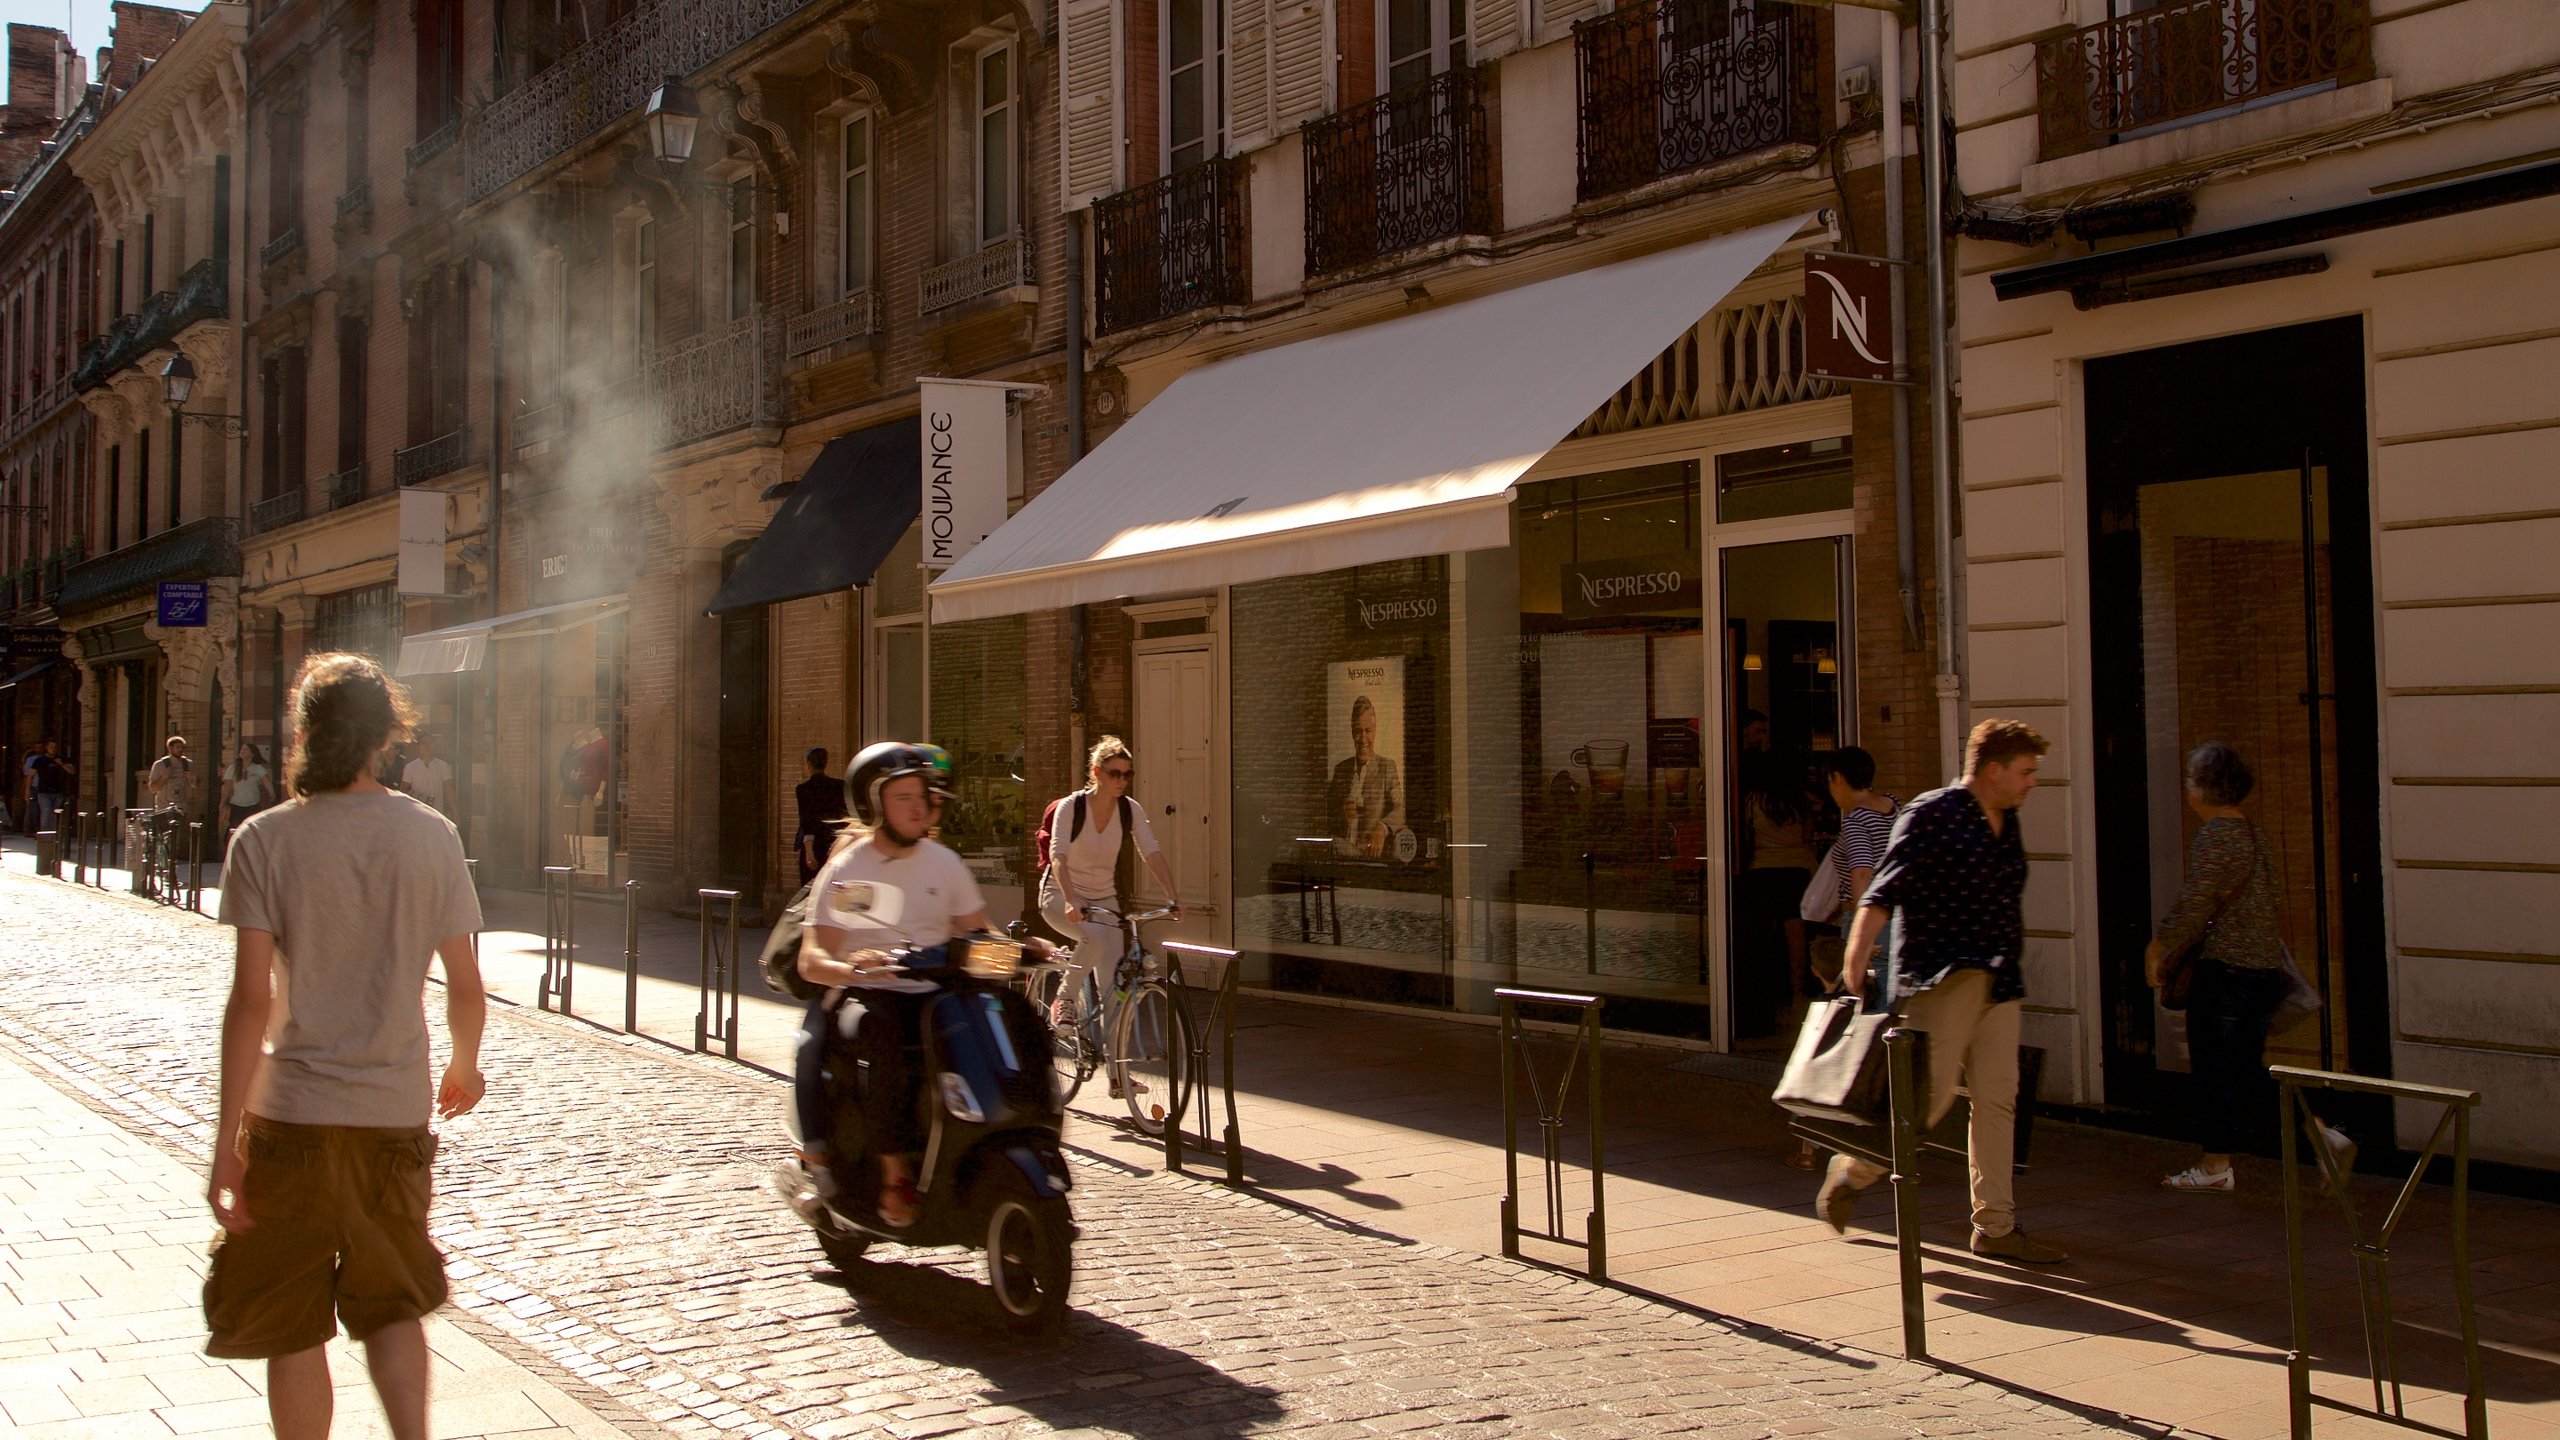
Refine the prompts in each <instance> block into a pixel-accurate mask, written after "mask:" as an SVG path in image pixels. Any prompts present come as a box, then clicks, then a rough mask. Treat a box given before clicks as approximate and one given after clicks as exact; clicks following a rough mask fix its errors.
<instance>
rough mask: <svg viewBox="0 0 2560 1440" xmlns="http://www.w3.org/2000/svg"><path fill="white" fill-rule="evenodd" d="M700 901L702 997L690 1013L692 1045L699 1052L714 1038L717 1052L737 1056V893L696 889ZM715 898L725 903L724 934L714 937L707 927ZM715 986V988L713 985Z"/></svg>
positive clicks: (729, 1056) (731, 1057) (733, 891)
mask: <svg viewBox="0 0 2560 1440" xmlns="http://www.w3.org/2000/svg"><path fill="white" fill-rule="evenodd" d="M693 893H694V894H695V896H696V897H698V898H699V899H700V900H701V902H702V907H701V916H702V997H701V1000H700V1001H699V1002H698V1003H697V1004H696V1006H695V1008H694V1012H693V1048H694V1052H695V1053H696V1054H700V1053H702V1052H703V1050H704V1049H705V1048H706V1047H707V1046H709V1045H710V1043H711V1042H712V1041H714V1040H717V1041H719V1042H721V1053H723V1054H724V1055H726V1056H727V1057H728V1058H729V1059H732V1060H735V1059H737V1058H738V892H737V891H735V890H696V891H695V892H693ZM715 900H725V901H727V902H729V923H728V925H727V926H726V933H725V934H724V935H723V936H721V937H719V938H717V939H715V938H714V935H713V932H712V929H711V905H712V902H713V901H715ZM715 987H716V988H715ZM723 992H725V993H726V996H727V999H728V1002H729V1008H728V1012H727V1014H726V1015H725V1016H724V1015H723V1014H722V1013H721V1009H720V1000H721V998H722V995H723Z"/></svg>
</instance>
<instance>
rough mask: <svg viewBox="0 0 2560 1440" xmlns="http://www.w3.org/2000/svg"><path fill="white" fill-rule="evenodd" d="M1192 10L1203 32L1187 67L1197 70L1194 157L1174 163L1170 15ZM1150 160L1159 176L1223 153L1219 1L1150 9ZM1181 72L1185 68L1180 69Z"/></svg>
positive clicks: (1160, 1) (1223, 12)
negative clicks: (1203, 23) (1153, 63)
mask: <svg viewBox="0 0 2560 1440" xmlns="http://www.w3.org/2000/svg"><path fill="white" fill-rule="evenodd" d="M1183 5H1196V6H1198V7H1199V8H1200V10H1201V11H1202V12H1203V13H1204V14H1205V15H1206V17H1207V19H1208V28H1207V29H1206V30H1204V31H1203V32H1202V40H1203V44H1202V48H1201V52H1200V58H1199V59H1198V60H1197V61H1195V62H1193V63H1194V64H1195V65H1197V66H1198V68H1199V69H1200V71H1201V74H1202V81H1201V84H1202V87H1203V93H1202V96H1201V117H1202V121H1203V124H1202V127H1201V134H1200V139H1199V141H1198V142H1197V143H1198V144H1199V145H1200V147H1201V151H1200V157H1199V159H1197V160H1190V161H1182V162H1177V161H1176V160H1175V159H1174V151H1175V150H1176V148H1177V147H1176V146H1175V144H1174V139H1173V91H1174V84H1175V68H1176V67H1175V66H1174V63H1173V15H1174V10H1175V8H1176V7H1178V6H1183ZM1156 26H1157V29H1156V34H1157V36H1158V40H1157V43H1156V54H1157V58H1158V67H1157V77H1156V150H1157V155H1156V160H1157V163H1158V165H1159V166H1160V167H1161V170H1162V173H1164V174H1167V175H1171V174H1173V173H1174V172H1175V171H1177V170H1187V169H1189V168H1190V167H1191V166H1193V165H1197V164H1200V163H1202V162H1203V161H1208V160H1215V159H1217V158H1218V157H1219V156H1222V155H1224V154H1226V153H1227V112H1226V99H1227V95H1226V90H1227V7H1226V4H1225V0H1157V6H1156ZM1182 68H1184V69H1189V68H1191V67H1190V66H1185V67H1182Z"/></svg>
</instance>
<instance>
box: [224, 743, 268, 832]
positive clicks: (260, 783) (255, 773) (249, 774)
mask: <svg viewBox="0 0 2560 1440" xmlns="http://www.w3.org/2000/svg"><path fill="white" fill-rule="evenodd" d="M274 803H276V782H275V780H274V778H273V777H271V776H270V775H269V774H268V773H267V756H266V752H265V751H263V750H260V749H259V748H258V747H257V746H256V745H255V744H253V743H252V742H250V741H247V740H243V741H241V742H240V752H239V753H238V754H237V755H235V756H233V757H232V760H231V763H230V765H228V766H226V767H224V769H223V772H222V814H221V817H220V818H221V821H222V839H223V843H225V844H228V843H230V839H231V835H232V832H233V830H234V829H236V828H237V827H238V826H239V825H240V824H241V822H243V821H245V820H247V819H248V818H249V817H250V816H252V815H255V814H257V813H258V812H259V811H261V810H264V809H266V808H267V807H268V806H270V805H273V804H274Z"/></svg>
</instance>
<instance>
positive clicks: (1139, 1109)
mask: <svg viewBox="0 0 2560 1440" xmlns="http://www.w3.org/2000/svg"><path fill="white" fill-rule="evenodd" d="M1085 914H1086V915H1087V916H1088V917H1090V918H1092V919H1094V920H1096V921H1106V920H1107V921H1109V922H1113V923H1117V924H1118V925H1119V926H1120V927H1121V931H1122V933H1123V934H1125V935H1126V936H1127V937H1128V941H1129V943H1128V946H1127V948H1126V949H1124V950H1123V951H1122V952H1121V954H1120V959H1119V961H1118V963H1117V964H1115V965H1114V966H1113V967H1112V972H1111V997H1110V1000H1109V1002H1108V1003H1107V1004H1106V1003H1104V1000H1103V997H1102V995H1101V992H1100V981H1099V978H1098V977H1099V974H1100V967H1099V966H1097V967H1095V968H1094V969H1093V970H1089V971H1087V972H1085V975H1084V978H1083V982H1082V983H1083V988H1084V993H1083V994H1082V995H1067V994H1064V993H1062V992H1061V991H1060V988H1059V986H1060V984H1061V982H1062V981H1063V980H1064V979H1065V976H1066V974H1067V970H1068V968H1069V967H1068V966H1067V964H1066V963H1065V962H1063V961H1054V962H1050V963H1047V964H1044V965H1040V966H1037V967H1035V968H1034V970H1033V973H1032V976H1031V982H1030V986H1029V994H1030V998H1031V1000H1032V1002H1033V1003H1034V1004H1037V1005H1039V1006H1040V1007H1041V1011H1042V1013H1043V1014H1046V1015H1048V1016H1049V1017H1050V1020H1049V1024H1050V1030H1051V1032H1052V1033H1053V1034H1054V1035H1055V1036H1056V1047H1055V1054H1056V1060H1055V1064H1056V1067H1057V1074H1058V1090H1059V1103H1060V1104H1062V1105H1063V1104H1066V1103H1068V1102H1071V1101H1073V1100H1074V1099H1075V1096H1076V1092H1077V1091H1078V1090H1080V1089H1082V1088H1083V1087H1084V1083H1085V1081H1087V1080H1089V1079H1091V1078H1092V1077H1093V1074H1094V1072H1095V1071H1097V1070H1102V1071H1106V1072H1107V1073H1108V1074H1109V1076H1110V1079H1111V1093H1112V1096H1113V1098H1115V1099H1118V1100H1119V1101H1121V1102H1122V1103H1123V1104H1125V1105H1127V1106H1128V1109H1129V1121H1130V1123H1131V1124H1132V1125H1134V1126H1136V1127H1137V1129H1138V1132H1139V1133H1140V1134H1143V1135H1148V1136H1160V1135H1162V1134H1163V1133H1164V1127H1165V1126H1167V1125H1174V1124H1180V1123H1181V1121H1182V1114H1183V1111H1184V1110H1185V1109H1186V1108H1187V1107H1188V1106H1189V1104H1190V1100H1191V1087H1192V1079H1193V1077H1192V1076H1191V1074H1190V1060H1191V1017H1190V1015H1189V1014H1188V1013H1186V1011H1185V1010H1184V1008H1183V1005H1182V1000H1181V997H1180V996H1179V995H1176V994H1175V993H1174V989H1173V986H1174V981H1173V980H1172V979H1171V978H1170V975H1169V973H1168V969H1167V967H1166V964H1165V961H1164V957H1163V956H1161V955H1156V954H1151V953H1149V952H1148V950H1147V948H1146V946H1145V943H1144V942H1143V941H1142V940H1141V939H1140V936H1139V927H1140V926H1142V925H1146V924H1149V923H1151V922H1154V921H1157V920H1163V919H1167V918H1170V917H1171V916H1172V914H1173V911H1172V910H1171V909H1170V908H1166V909H1160V910H1144V911H1140V912H1139V913H1137V914H1135V915H1122V914H1120V913H1118V912H1117V911H1114V910H1110V909H1107V908H1105V907H1103V906H1100V905H1095V906H1090V907H1088V908H1087V909H1086V911H1085Z"/></svg>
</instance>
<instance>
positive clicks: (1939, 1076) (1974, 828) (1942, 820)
mask: <svg viewBox="0 0 2560 1440" xmlns="http://www.w3.org/2000/svg"><path fill="white" fill-rule="evenodd" d="M2046 748H2047V747H2046V743H2045V738H2044V737H2043V736H2041V735H2038V734H2037V733H2036V732H2035V731H2034V730H2032V729H2030V728H2029V727H2027V726H2026V725H2024V724H2022V723H2020V722H2018V721H2016V720H2003V719H1999V718H1996V717H1995V718H1992V719H1988V720H1985V721H1983V722H1982V723H1980V724H1978V725H1976V726H1974V727H1973V734H1972V736H1971V737H1970V738H1968V739H1967V740H1966V742H1965V762H1964V772H1965V778H1964V781H1963V783H1961V784H1957V785H1950V786H1948V787H1947V788H1945V789H1943V790H1932V791H1930V792H1929V793H1928V794H1926V795H1923V796H1921V797H1920V798H1919V799H1917V800H1914V801H1912V802H1911V804H1910V806H1909V808H1907V809H1905V810H1904V811H1903V812H1902V815H1901V818H1899V819H1897V820H1896V821H1894V825H1893V836H1892V839H1891V840H1889V841H1888V842H1887V843H1886V845H1885V852H1884V863H1883V864H1881V865H1879V866H1878V867H1877V868H1876V874H1875V880H1874V882H1873V883H1872V884H1870V885H1869V886H1868V887H1867V893H1866V895H1865V896H1864V897H1863V898H1862V899H1861V900H1860V902H1859V905H1858V914H1857V918H1856V919H1855V920H1854V921H1853V922H1851V924H1850V927H1849V943H1848V947H1847V951H1846V953H1845V954H1844V955H1843V957H1842V961H1841V979H1842V981H1843V983H1844V984H1845V985H1846V986H1847V988H1848V989H1850V990H1851V991H1863V990H1864V989H1866V985H1867V973H1868V962H1869V960H1870V959H1871V958H1872V956H1873V955H1874V952H1875V948H1876V941H1877V940H1878V939H1879V938H1880V937H1882V936H1883V934H1884V933H1885V929H1886V921H1887V919H1888V918H1890V919H1891V920H1892V921H1893V922H1894V923H1893V925H1892V933H1893V947H1892V950H1891V953H1890V955H1889V956H1888V962H1887V964H1886V965H1885V967H1884V975H1883V977H1882V978H1883V980H1884V982H1885V985H1884V990H1885V998H1886V1002H1887V1003H1888V1004H1889V1005H1891V1006H1892V1007H1893V1008H1894V1009H1896V1010H1898V1011H1900V1012H1901V1015H1902V1018H1903V1023H1904V1024H1906V1025H1908V1026H1910V1027H1911V1028H1912V1029H1914V1030H1922V1031H1926V1032H1928V1036H1929V1115H1928V1121H1927V1124H1926V1125H1924V1126H1923V1127H1922V1128H1923V1129H1924V1130H1926V1129H1929V1128H1932V1127H1934V1126H1935V1125H1936V1124H1937V1123H1938V1122H1939V1121H1940V1120H1943V1119H1945V1118H1946V1114H1947V1111H1948V1109H1949V1108H1950V1107H1952V1106H1953V1105H1954V1104H1955V1098H1956V1086H1957V1084H1958V1082H1959V1080H1961V1081H1962V1083H1963V1085H1964V1087H1965V1093H1966V1094H1967V1095H1968V1096H1969V1097H1970V1098H1971V1101H1972V1123H1971V1126H1970V1129H1969V1131H1968V1133H1967V1135H1966V1144H1965V1149H1966V1154H1967V1157H1968V1159H1969V1161H1970V1167H1969V1168H1970V1170H1971V1176H1970V1179H1971V1184H1972V1198H1973V1241H1972V1248H1973V1253H1974V1254H1976V1255H1982V1256H1986V1257H1989V1258H1992V1259H1996V1260H2014V1261H2017V1262H2019V1263H2020V1264H2024V1265H2059V1264H2061V1263H2062V1262H2063V1261H2065V1260H2068V1259H2069V1258H2071V1257H2070V1256H2068V1255H2066V1254H2064V1253H2063V1252H2062V1251H2060V1250H2057V1249H2055V1248H2054V1247H2053V1246H2051V1245H2047V1244H2045V1243H2043V1242H2042V1241H2039V1240H2035V1239H2031V1238H2029V1236H2028V1235H2027V1232H2025V1231H2024V1230H2021V1229H2019V1228H2018V1206H2017V1197H2016V1194H2015V1191H2014V1188H2013V1181H2014V1177H2013V1175H2012V1173H2011V1161H2012V1157H2013V1155H2014V1154H2015V1152H2016V1149H2017V1117H2018V1033H2019V1012H2020V1011H2021V1010H2023V1009H2024V1008H2025V1007H2024V1001H2025V999H2026V993H2027V984H2026V976H2025V974H2024V972H2023V969H2022V967H2021V965H2020V960H2021V959H2022V957H2023V955H2024V952H2025V949H2026V911H2025V905H2024V902H2025V897H2026V891H2027V848H2026V842H2025V840H2024V839H2023V838H2022V837H2021V836H2020V834H2019V824H2018V813H2017V812H2018V807H2019V806H2020V805H2021V804H2023V803H2025V801H2026V798H2027V792H2029V791H2031V790H2033V789H2035V788H2036V771H2037V770H2038V769H2039V768H2040V767H2041V766H2042V764H2043V756H2044V752H2045V750H2046ZM1884 1173H1885V1172H1884V1167H1883V1166H1881V1165H1877V1164H1874V1163H1872V1162H1869V1161H1865V1160H1859V1159H1855V1158H1853V1157H1851V1156H1848V1155H1834V1156H1832V1157H1831V1170H1830V1173H1829V1174H1828V1175H1826V1176H1825V1177H1824V1179H1823V1182H1822V1189H1821V1192H1820V1193H1819V1194H1818V1195H1816V1196H1815V1199H1814V1205H1815V1208H1816V1209H1818V1210H1819V1211H1820V1212H1821V1214H1822V1218H1823V1219H1824V1220H1827V1221H1829V1222H1830V1224H1831V1228H1832V1229H1834V1230H1838V1231H1841V1232H1843V1233H1846V1232H1847V1230H1848V1228H1849V1220H1850V1217H1851V1215H1852V1213H1853V1212H1854V1211H1855V1210H1856V1208H1857V1203H1858V1192H1859V1191H1860V1190H1863V1189H1865V1188H1867V1187H1868V1186H1870V1185H1873V1184H1874V1183H1876V1182H1877V1181H1878V1180H1881V1179H1883V1178H1884Z"/></svg>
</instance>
